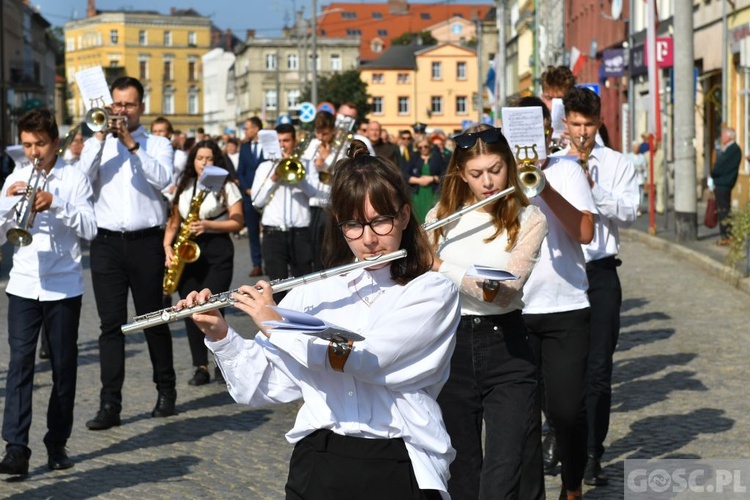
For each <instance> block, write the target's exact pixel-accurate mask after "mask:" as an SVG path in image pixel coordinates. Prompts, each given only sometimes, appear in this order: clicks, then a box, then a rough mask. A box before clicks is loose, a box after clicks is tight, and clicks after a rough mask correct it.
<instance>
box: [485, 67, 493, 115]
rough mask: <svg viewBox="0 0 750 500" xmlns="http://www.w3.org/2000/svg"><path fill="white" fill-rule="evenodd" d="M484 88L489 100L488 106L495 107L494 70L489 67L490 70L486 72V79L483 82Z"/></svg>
mask: <svg viewBox="0 0 750 500" xmlns="http://www.w3.org/2000/svg"><path fill="white" fill-rule="evenodd" d="M484 86H485V88H486V89H487V94H488V96H489V100H490V106H491V107H494V106H495V68H494V67H492V66H490V70H489V71H488V72H487V79H486V80H485V82H484Z"/></svg>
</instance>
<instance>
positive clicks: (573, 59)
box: [570, 46, 586, 76]
mask: <svg viewBox="0 0 750 500" xmlns="http://www.w3.org/2000/svg"><path fill="white" fill-rule="evenodd" d="M584 64H586V56H584V55H583V54H581V51H580V50H578V47H576V46H573V47H571V49H570V71H572V72H573V76H578V73H580V72H581V70H582V69H583V65H584Z"/></svg>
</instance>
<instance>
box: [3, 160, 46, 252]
mask: <svg viewBox="0 0 750 500" xmlns="http://www.w3.org/2000/svg"><path fill="white" fill-rule="evenodd" d="M35 174H36V180H35V181H34V185H33V186H32V185H31V181H32V179H34V175H35ZM40 179H43V181H42V187H41V189H44V186H45V185H46V184H47V171H46V170H43V169H42V170H39V158H34V164H33V168H32V169H31V174H30V175H29V180H28V182H27V183H26V189H25V190H24V193H23V195H22V196H21V199H20V200H19V201H18V203H17V204H16V224H17V225H18V227H14V228H11V229H9V230H8V232H7V233H6V234H5V236H6V238H7V239H8V241H10V242H11V243H12V244H14V245H15V246H18V247H25V246H27V245H30V244H31V242H32V241H33V239H34V238H33V236H32V235H31V228H32V227H33V226H34V219H35V218H36V212H35V211H34V200H35V199H36V193H37V189H38V188H39V180H40Z"/></svg>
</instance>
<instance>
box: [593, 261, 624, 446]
mask: <svg viewBox="0 0 750 500" xmlns="http://www.w3.org/2000/svg"><path fill="white" fill-rule="evenodd" d="M619 264H620V261H619V260H618V259H615V258H614V257H608V258H606V259H600V260H595V261H592V262H589V263H588V264H587V265H586V274H587V275H588V278H589V291H588V294H589V303H590V304H591V338H590V339H589V365H588V374H587V377H588V387H587V390H586V420H587V422H588V432H589V433H588V452H589V454H590V455H593V456H595V457H597V458H601V456H602V454H603V453H604V439H605V438H606V437H607V432H608V431H609V415H610V410H611V407H612V356H614V354H615V348H616V347H617V340H618V338H619V337H620V306H621V305H622V288H621V286H620V277H619V276H618V275H617V266H618V265H619Z"/></svg>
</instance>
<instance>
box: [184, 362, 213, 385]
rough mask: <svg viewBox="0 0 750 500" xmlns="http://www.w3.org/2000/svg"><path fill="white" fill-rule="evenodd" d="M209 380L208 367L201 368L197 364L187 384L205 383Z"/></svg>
mask: <svg viewBox="0 0 750 500" xmlns="http://www.w3.org/2000/svg"><path fill="white" fill-rule="evenodd" d="M210 381H211V375H209V374H208V369H206V368H203V367H202V366H199V367H198V368H197V369H196V370H195V373H194V374H193V378H191V379H190V380H188V385H206V384H207V383H209V382H210Z"/></svg>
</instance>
